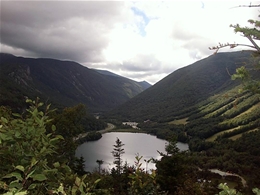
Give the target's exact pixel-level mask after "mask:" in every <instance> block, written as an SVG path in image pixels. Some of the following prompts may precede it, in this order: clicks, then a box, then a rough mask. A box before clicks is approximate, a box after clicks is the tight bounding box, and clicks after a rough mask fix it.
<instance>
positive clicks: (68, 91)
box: [0, 53, 146, 112]
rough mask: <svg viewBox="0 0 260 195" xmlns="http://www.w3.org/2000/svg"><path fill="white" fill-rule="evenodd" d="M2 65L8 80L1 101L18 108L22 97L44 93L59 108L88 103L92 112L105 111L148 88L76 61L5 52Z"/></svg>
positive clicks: (0, 97)
mask: <svg viewBox="0 0 260 195" xmlns="http://www.w3.org/2000/svg"><path fill="white" fill-rule="evenodd" d="M0 65H1V67H0V68H1V72H0V74H1V78H0V79H1V83H4V85H2V86H1V91H0V93H1V94H0V100H1V104H2V105H12V104H13V106H14V107H15V106H19V104H20V103H21V101H20V100H19V99H21V98H22V99H24V96H29V98H36V97H37V96H40V97H41V98H43V100H44V101H45V100H50V101H51V102H52V103H55V104H56V105H58V107H64V106H72V105H75V104H78V103H84V104H86V105H87V107H88V109H90V110H91V111H92V112H103V111H107V110H109V109H112V108H114V107H116V106H118V105H119V104H122V103H124V102H126V101H127V100H128V99H130V98H132V97H133V96H135V95H137V94H139V93H140V92H142V91H143V90H145V89H146V88H144V87H143V86H141V85H140V84H139V83H138V82H136V81H133V80H130V79H128V78H124V77H118V78H116V77H110V76H107V75H104V74H100V73H98V72H97V71H94V70H91V69H89V68H87V67H85V66H83V65H81V64H79V63H77V62H73V61H61V60H56V59H50V58H25V57H16V56H14V55H12V54H3V53H1V54H0ZM12 102H13V103H12ZM15 102H17V103H15ZM18 102H19V103H18Z"/></svg>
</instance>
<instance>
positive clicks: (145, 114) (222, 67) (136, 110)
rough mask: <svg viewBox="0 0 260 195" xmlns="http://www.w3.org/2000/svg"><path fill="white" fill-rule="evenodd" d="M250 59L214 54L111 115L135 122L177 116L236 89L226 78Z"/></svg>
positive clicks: (243, 55) (245, 54)
mask: <svg viewBox="0 0 260 195" xmlns="http://www.w3.org/2000/svg"><path fill="white" fill-rule="evenodd" d="M250 56H251V51H242V52H225V53H224V52H223V53H217V54H215V55H212V56H209V57H207V58H204V59H202V60H199V61H197V62H195V63H193V64H190V65H188V66H185V67H183V68H180V69H178V70H176V71H174V72H172V73H171V74H169V75H168V76H166V77H165V78H163V79H162V80H161V81H159V82H157V83H156V84H155V85H153V86H152V87H150V88H149V89H147V90H146V91H144V92H143V93H141V94H139V95H137V96H136V97H134V98H132V99H131V100H129V101H128V102H126V103H124V104H122V105H121V106H119V107H117V108H116V109H115V110H113V111H112V112H111V115H114V116H117V117H122V118H124V120H127V119H128V120H135V121H137V120H140V121H143V120H147V119H153V120H161V119H163V118H174V117H177V116H178V112H180V111H184V110H185V109H192V107H193V106H194V105H196V104H197V103H199V102H200V101H202V100H205V99H207V98H208V97H210V96H212V95H214V94H215V93H217V92H220V91H223V90H227V89H230V88H232V87H234V86H237V85H238V84H239V82H237V81H232V80H231V78H230V76H231V74H234V73H235V70H236V68H238V67H240V66H241V65H243V64H244V63H245V62H247V61H248V59H249V57H250Z"/></svg>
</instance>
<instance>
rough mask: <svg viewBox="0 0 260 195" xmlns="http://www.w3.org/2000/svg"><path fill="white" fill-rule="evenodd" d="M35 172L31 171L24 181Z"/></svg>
mask: <svg viewBox="0 0 260 195" xmlns="http://www.w3.org/2000/svg"><path fill="white" fill-rule="evenodd" d="M34 172H35V169H34V170H33V171H31V172H30V173H29V174H28V175H27V176H26V179H28V178H29V177H31V175H32V174H33V173H34Z"/></svg>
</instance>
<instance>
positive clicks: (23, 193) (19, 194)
mask: <svg viewBox="0 0 260 195" xmlns="http://www.w3.org/2000/svg"><path fill="white" fill-rule="evenodd" d="M25 194H27V191H23V192H18V193H15V195H25Z"/></svg>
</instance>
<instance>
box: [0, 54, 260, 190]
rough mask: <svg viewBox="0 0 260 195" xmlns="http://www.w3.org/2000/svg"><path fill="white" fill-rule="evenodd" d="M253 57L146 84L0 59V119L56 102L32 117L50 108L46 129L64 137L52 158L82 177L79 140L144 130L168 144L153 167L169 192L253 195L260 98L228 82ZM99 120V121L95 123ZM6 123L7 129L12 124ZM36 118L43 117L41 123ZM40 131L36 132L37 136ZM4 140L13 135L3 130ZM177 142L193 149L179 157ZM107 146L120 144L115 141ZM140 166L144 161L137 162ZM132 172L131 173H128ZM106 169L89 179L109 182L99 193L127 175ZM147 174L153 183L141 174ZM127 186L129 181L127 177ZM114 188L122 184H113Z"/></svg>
mask: <svg viewBox="0 0 260 195" xmlns="http://www.w3.org/2000/svg"><path fill="white" fill-rule="evenodd" d="M250 56H251V52H249V51H244V52H232V53H231V52H230V53H219V54H216V55H214V56H209V57H208V58H205V59H203V60H200V61H198V62H196V63H194V64H191V65H188V66H186V67H183V68H181V69H178V70H176V71H174V72H173V73H172V74H170V75H168V76H166V77H165V78H164V79H162V80H161V81H159V82H158V83H156V84H155V85H153V86H149V84H147V83H145V82H142V83H140V82H135V81H132V80H129V79H127V78H123V77H120V76H118V75H115V74H112V73H108V72H106V71H96V70H90V69H88V68H86V67H83V66H81V65H80V64H77V63H75V62H68V61H59V60H53V59H30V58H22V57H15V56H12V55H9V54H8V55H7V54H1V55H0V57H1V64H0V68H1V78H0V79H1V83H3V85H1V91H0V102H1V109H0V114H1V116H2V117H4V118H6V120H7V119H8V120H16V118H15V117H14V116H12V114H11V113H13V112H18V113H20V114H22V115H23V114H24V113H25V112H26V111H27V110H28V109H29V108H32V107H28V103H31V104H32V103H34V104H36V106H39V105H42V104H40V103H39V101H43V102H44V103H45V104H46V105H48V104H49V103H51V106H49V108H53V109H55V110H54V111H53V112H49V111H48V109H42V108H41V109H38V107H37V109H36V111H34V112H35V113H38V112H40V113H39V114H38V115H37V116H38V117H45V115H44V114H43V112H44V110H47V113H48V114H49V115H50V118H51V119H52V120H50V121H49V122H48V125H46V126H44V128H46V132H48V133H50V132H55V134H57V135H61V136H63V138H64V140H62V141H60V142H59V145H58V146H57V149H58V152H57V153H58V154H62V155H58V156H57V157H55V159H56V158H57V160H59V161H61V162H67V163H68V164H70V163H71V164H72V165H73V166H72V167H73V169H74V171H75V173H77V174H83V173H84V166H83V165H84V163H83V162H84V159H81V158H79V159H75V156H74V154H75V151H76V148H77V147H78V144H79V143H80V144H82V143H83V142H85V141H86V140H84V139H83V138H84V137H87V136H88V135H91V136H90V137H91V138H90V140H98V139H100V138H101V137H102V135H101V134H103V135H104V133H108V132H110V131H115V132H116V133H119V132H121V133H123V132H124V133H125V132H129V131H130V132H142V133H145V134H146V135H147V134H151V135H153V136H156V137H157V138H156V139H159V140H160V139H162V140H167V141H168V143H169V145H167V147H168V149H167V153H166V154H162V153H158V155H159V154H160V156H161V158H160V160H158V161H156V169H157V170H158V172H157V173H156V174H157V176H156V177H154V178H156V182H158V183H159V184H160V186H161V187H162V189H168V188H171V181H175V182H176V183H175V185H176V186H177V185H180V186H182V190H183V191H185V190H184V189H186V187H192V188H196V189H197V188H198V189H199V190H201V191H206V194H216V193H217V192H218V188H217V185H218V184H219V183H225V182H227V183H229V184H230V185H232V187H233V188H236V189H237V190H240V191H242V192H244V193H246V194H252V192H250V191H251V189H252V188H254V187H259V186H260V183H259V180H258V178H259V176H260V175H259V174H260V157H259V153H260V141H259V140H260V131H259V128H260V127H259V124H260V121H259V120H260V108H259V106H260V95H259V93H253V92H251V91H249V90H247V89H245V88H244V87H245V86H244V85H243V83H241V82H239V81H233V80H231V78H230V74H233V73H235V70H236V68H237V67H238V66H240V62H241V59H243V62H249V59H250ZM62 68H63V70H62V71H60V70H61V69H62ZM227 69H228V73H227ZM253 79H257V80H259V79H260V75H259V74H254V77H253ZM27 97H28V98H29V99H32V100H28V99H27ZM37 97H39V98H37ZM24 99H27V100H26V101H27V102H25V101H24ZM34 100H35V101H34ZM34 112H31V113H29V114H28V116H30V114H32V113H34ZM46 115H47V114H46ZM94 115H95V116H96V115H98V116H99V117H98V119H97V118H95V117H94ZM31 117H34V115H32V116H31ZM22 119H26V115H23V117H22ZM2 120H3V118H1V122H2V123H3V124H7V123H5V122H3V121H5V120H3V121H2ZM28 120H29V119H28ZM44 120H45V118H44ZM46 120H47V119H46ZM39 121H43V119H41V120H36V121H35V123H37V122H39ZM133 121H135V122H133ZM10 124H16V123H10ZM26 124H27V125H32V124H34V123H29V122H28V123H26ZM106 124H108V127H106ZM129 125H130V126H132V127H134V128H132V127H130V126H129ZM7 126H8V125H7ZM53 126H55V127H53ZM41 128H43V127H42V126H41ZM17 129H19V126H18V127H17ZM25 129H26V128H25ZM53 129H56V130H55V131H54V130H53ZM14 130H15V129H12V131H14ZM23 130H24V129H23ZM6 132H8V131H6ZM1 133H2V132H1ZM119 134H120V133H119ZM36 135H37V134H30V136H32V137H34V136H36ZM44 135H45V134H43V135H42V136H44ZM8 136H9V135H8ZM8 136H7V137H8ZM12 136H13V137H12ZM12 136H11V137H12V139H14V140H17V143H20V141H21V140H22V139H21V138H20V136H25V138H23V139H26V140H27V139H29V138H26V133H23V134H22V135H20V134H19V133H15V132H14V133H13V134H12ZM0 138H1V139H3V140H4V139H6V140H7V141H8V139H9V138H8V139H7V138H6V137H5V135H4V136H3V135H2V134H0ZM10 139H11V138H10ZM34 139H36V140H37V139H38V138H34ZM46 139H48V138H46ZM138 139H139V138H138ZM142 139H143V140H139V141H136V140H137V138H133V140H132V141H131V142H132V143H136V144H137V142H138V143H140V144H141V145H139V147H138V148H140V150H141V148H142V142H144V139H145V138H142ZM55 140H56V138H55V139H54V140H53V142H56V141H57V140H56V141H55ZM78 140H81V141H82V142H78ZM75 141H76V142H75ZM51 142H52V141H50V142H48V143H51ZM124 142H125V141H124ZM180 142H182V143H185V144H187V145H189V151H179V150H178V149H177V148H176V143H180ZM10 143H11V142H10ZM12 143H13V142H12ZM46 143H47V142H46ZM86 143H87V142H86ZM93 143H94V142H93ZM150 144H152V143H150ZM109 145H110V146H111V147H112V146H116V144H114V145H113V143H109ZM122 146H124V143H122ZM17 147H19V145H18V146H17ZM106 147H108V145H102V146H100V150H101V151H102V150H104V148H106ZM147 147H148V146H147ZM167 147H166V148H167ZM93 150H95V149H93ZM110 150H113V149H111V148H110V149H109V151H107V152H106V153H109V154H107V155H110V158H111V159H110V161H111V162H112V163H113V156H112V155H111V151H110ZM122 151H123V150H122ZM126 152H127V151H126ZM137 152H138V151H137ZM22 153H24V151H22ZM22 153H21V156H22ZM125 155H126V156H127V154H125ZM131 155H132V154H131ZM141 155H143V156H147V155H146V154H141ZM91 156H95V155H93V154H91ZM52 157H53V156H52ZM77 157H80V156H79V155H78V156H77ZM132 157H133V156H132ZM21 158H22V157H21ZM85 158H87V156H86V157H85ZM95 158H96V157H94V158H93V159H92V165H91V166H92V167H93V166H95V167H96V166H98V165H101V164H97V162H96V160H102V159H95ZM98 158H101V157H98ZM133 158H135V157H133ZM68 159H69V160H68ZM135 160H136V161H137V162H138V163H141V159H139V160H138V158H137V159H135ZM146 160H147V159H146ZM68 161H69V162H68ZM3 162H7V161H6V160H5V161H3ZM21 162H22V163H23V161H21ZM98 162H99V163H102V161H98ZM111 162H110V164H111ZM138 163H137V164H134V163H132V164H133V166H136V167H135V169H136V170H139V168H140V167H141V165H140V167H139V168H138V166H139V164H138ZM142 163H143V164H145V163H146V162H142ZM74 165H75V166H74ZM76 165H77V166H76ZM55 166H57V165H56V164H55ZM131 166H132V165H129V167H127V166H126V167H127V169H128V168H130V167H131ZM101 167H102V166H100V167H99V168H101ZM126 167H125V168H126ZM121 168H122V167H121ZM121 168H120V169H121ZM198 168H200V169H201V170H200V171H199V170H198ZM127 169H126V170H127ZM126 170H125V171H126ZM140 170H142V169H141V168H140ZM210 170H219V171H222V172H221V174H222V173H223V172H224V173H228V172H232V174H231V173H229V174H226V175H225V177H222V175H221V174H219V173H220V172H217V173H213V172H214V171H213V172H212V171H210ZM100 171H101V170H100ZM100 171H99V173H97V172H93V173H91V174H90V176H89V178H88V179H90V180H91V181H93V180H94V178H95V179H97V178H98V175H99V176H100V177H101V178H102V179H103V180H102V181H101V182H100V186H99V187H100V188H102V189H103V188H104V189H107V188H108V185H107V183H106V181H107V180H109V181H110V179H111V178H114V179H115V178H116V177H117V176H118V175H122V174H123V173H121V172H120V174H117V173H116V172H113V171H112V170H110V171H109V172H106V170H103V171H104V174H100ZM120 171H121V170H120ZM125 173H127V174H128V172H125ZM141 173H142V174H143V175H142V176H143V178H146V179H147V175H146V173H145V171H144V172H142V171H140V174H141ZM135 174H137V173H135ZM172 175H174V179H173V178H172V177H173V176H172ZM175 176H176V177H175ZM241 178H243V180H241ZM132 179H133V178H132ZM150 179H151V178H150ZM198 179H200V180H205V181H209V180H210V181H212V182H211V183H210V184H208V183H207V185H206V184H203V185H202V184H198V183H197V181H198ZM125 180H126V181H128V182H129V181H130V180H129V178H128V176H127V177H126V178H125ZM147 180H149V179H147ZM149 181H151V180H149ZM244 181H246V187H245V182H244ZM144 182H145V181H144ZM151 182H152V181H151ZM167 182H168V183H167ZM187 182H188V185H187V184H186V183H187ZM152 183H153V182H152ZM114 185H115V186H117V184H116V183H114ZM199 186H200V187H199ZM201 186H203V187H201ZM171 190H173V191H174V190H176V189H171ZM179 190H180V189H179Z"/></svg>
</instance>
